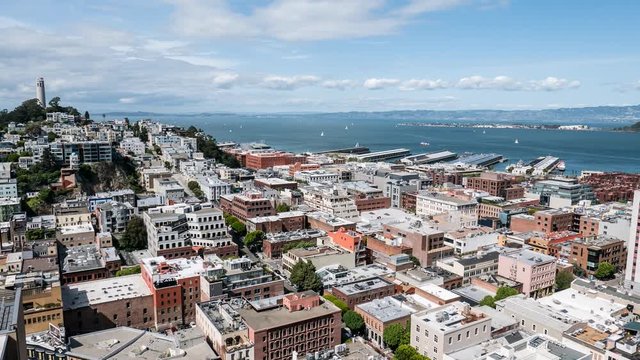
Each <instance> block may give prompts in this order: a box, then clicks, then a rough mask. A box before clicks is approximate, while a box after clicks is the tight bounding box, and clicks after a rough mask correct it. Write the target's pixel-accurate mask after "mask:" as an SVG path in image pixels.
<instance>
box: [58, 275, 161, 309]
mask: <svg viewBox="0 0 640 360" xmlns="http://www.w3.org/2000/svg"><path fill="white" fill-rule="evenodd" d="M147 295H151V291H150V290H149V288H148V287H147V284H145V282H144V280H142V276H141V275H140V274H134V275H127V276H119V277H113V278H108V279H101V280H94V281H86V282H81V283H76V284H68V285H64V286H63V287H62V302H63V304H64V310H70V309H77V308H82V307H85V306H89V305H96V304H102V303H106V302H110V301H116V300H122V299H133V298H137V297H141V296H147Z"/></svg>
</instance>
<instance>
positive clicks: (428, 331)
mask: <svg viewBox="0 0 640 360" xmlns="http://www.w3.org/2000/svg"><path fill="white" fill-rule="evenodd" d="M489 339H491V317H490V316H489V315H488V314H486V313H484V312H482V311H480V310H479V309H477V308H471V306H470V305H469V304H466V303H463V302H455V303H451V304H447V305H444V306H441V307H437V308H432V309H429V310H425V311H421V312H417V313H415V314H413V315H412V316H411V346H413V347H415V348H416V350H417V351H418V353H420V354H422V355H424V356H428V357H429V358H430V359H434V360H436V359H437V360H442V359H443V358H444V356H445V354H448V353H451V352H454V351H458V350H460V349H464V348H467V347H469V346H472V345H476V344H479V343H481V342H484V341H487V340H489Z"/></svg>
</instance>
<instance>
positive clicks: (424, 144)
mask: <svg viewBox="0 0 640 360" xmlns="http://www.w3.org/2000/svg"><path fill="white" fill-rule="evenodd" d="M420 145H421V146H429V143H428V142H426V141H423V142H421V143H420Z"/></svg>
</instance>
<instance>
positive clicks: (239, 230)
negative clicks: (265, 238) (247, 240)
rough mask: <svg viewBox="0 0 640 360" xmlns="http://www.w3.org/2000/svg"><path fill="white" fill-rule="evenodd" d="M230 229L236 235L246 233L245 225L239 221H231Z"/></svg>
mask: <svg viewBox="0 0 640 360" xmlns="http://www.w3.org/2000/svg"><path fill="white" fill-rule="evenodd" d="M231 229H232V230H233V232H234V233H236V234H237V235H238V236H243V235H244V234H246V233H247V227H246V226H245V225H244V224H243V223H241V222H240V221H237V222H234V223H232V224H231Z"/></svg>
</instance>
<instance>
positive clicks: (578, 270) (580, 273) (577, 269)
mask: <svg viewBox="0 0 640 360" xmlns="http://www.w3.org/2000/svg"><path fill="white" fill-rule="evenodd" d="M573 275H575V276H577V277H585V276H586V275H587V272H586V271H585V270H584V269H583V268H582V267H581V266H580V264H578V263H573Z"/></svg>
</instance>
